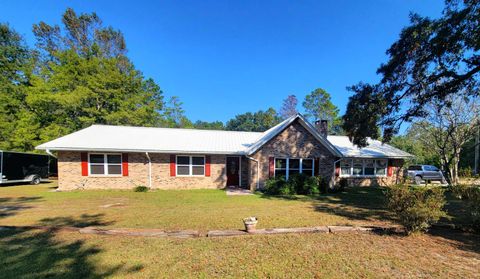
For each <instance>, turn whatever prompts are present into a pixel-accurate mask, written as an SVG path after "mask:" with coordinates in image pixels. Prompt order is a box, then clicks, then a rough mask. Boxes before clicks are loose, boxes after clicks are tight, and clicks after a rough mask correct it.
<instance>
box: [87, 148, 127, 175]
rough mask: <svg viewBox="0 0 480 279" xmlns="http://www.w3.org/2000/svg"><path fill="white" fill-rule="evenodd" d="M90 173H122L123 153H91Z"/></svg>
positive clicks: (89, 160) (89, 159)
mask: <svg viewBox="0 0 480 279" xmlns="http://www.w3.org/2000/svg"><path fill="white" fill-rule="evenodd" d="M88 174H89V175H112V176H118V175H122V154H112V153H89V154H88Z"/></svg>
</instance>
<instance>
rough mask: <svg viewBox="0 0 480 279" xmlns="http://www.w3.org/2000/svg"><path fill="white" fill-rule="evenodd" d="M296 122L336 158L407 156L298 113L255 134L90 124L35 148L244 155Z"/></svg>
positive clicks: (387, 146)
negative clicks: (364, 143) (322, 127)
mask: <svg viewBox="0 0 480 279" xmlns="http://www.w3.org/2000/svg"><path fill="white" fill-rule="evenodd" d="M295 119H299V122H300V124H301V125H303V126H304V127H305V128H306V129H307V130H308V131H309V132H310V133H312V134H313V135H314V136H315V137H316V138H317V139H318V140H319V142H321V143H322V144H323V145H324V146H325V147H326V148H327V149H328V150H330V151H331V152H332V153H333V154H335V155H336V156H338V157H342V156H343V157H363V158H386V157H390V158H404V157H410V156H411V155H410V154H408V153H406V152H404V151H401V150H399V149H397V148H394V147H392V146H390V145H388V144H382V143H381V142H379V141H376V140H370V139H369V144H370V145H369V146H368V147H366V148H362V149H359V148H357V147H356V146H354V145H353V144H352V143H351V142H350V140H349V139H348V137H344V136H328V137H327V140H326V139H325V138H323V137H322V136H320V134H319V133H318V132H317V131H316V129H315V128H314V127H313V126H312V125H311V124H310V123H309V122H308V121H306V120H305V119H304V118H303V116H302V115H301V114H297V115H294V116H292V117H290V118H288V119H286V120H285V121H283V122H281V123H280V124H278V125H276V126H274V127H272V128H271V129H269V130H267V131H265V132H263V133H259V132H238V131H219V130H199V129H175V128H153V127H152V128H151V127H130V126H110V125H92V126H90V127H88V128H85V129H82V130H80V131H77V132H74V133H72V134H68V135H66V136H63V137H61V138H58V139H55V140H52V141H49V142H47V143H44V144H41V145H39V146H37V147H36V148H37V149H43V150H47V149H48V150H51V151H55V150H71V151H112V152H157V153H186V154H187V153H189V154H190V153H191V154H195V153H196V154H239V155H240V154H245V155H250V154H253V153H255V151H257V150H258V149H259V148H260V147H261V146H263V145H264V144H265V143H267V142H268V141H269V140H270V139H272V138H273V137H274V136H275V135H277V134H278V133H280V132H281V131H283V130H284V129H285V128H286V127H288V125H290V124H291V123H292V122H293V121H294V120H295Z"/></svg>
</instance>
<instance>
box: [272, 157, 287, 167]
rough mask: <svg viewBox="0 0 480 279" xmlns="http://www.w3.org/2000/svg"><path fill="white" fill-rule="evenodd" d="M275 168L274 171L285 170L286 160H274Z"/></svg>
mask: <svg viewBox="0 0 480 279" xmlns="http://www.w3.org/2000/svg"><path fill="white" fill-rule="evenodd" d="M275 168H276V169H286V168H287V159H275Z"/></svg>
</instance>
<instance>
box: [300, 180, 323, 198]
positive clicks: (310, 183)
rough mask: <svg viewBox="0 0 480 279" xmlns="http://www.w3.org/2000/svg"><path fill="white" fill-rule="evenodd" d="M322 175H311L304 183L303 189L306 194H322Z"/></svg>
mask: <svg viewBox="0 0 480 279" xmlns="http://www.w3.org/2000/svg"><path fill="white" fill-rule="evenodd" d="M320 180H321V178H320V177H317V176H309V177H307V178H306V179H305V181H304V183H303V191H304V194H305V195H318V194H320V187H319V185H320Z"/></svg>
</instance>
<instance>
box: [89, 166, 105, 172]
mask: <svg viewBox="0 0 480 279" xmlns="http://www.w3.org/2000/svg"><path fill="white" fill-rule="evenodd" d="M90 173H91V174H105V170H104V167H103V165H90Z"/></svg>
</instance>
